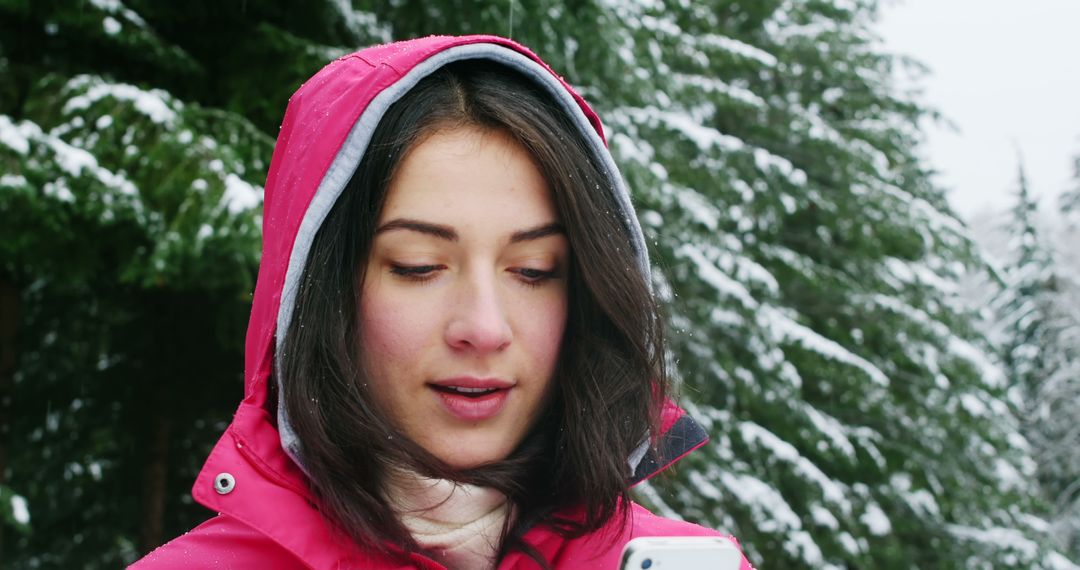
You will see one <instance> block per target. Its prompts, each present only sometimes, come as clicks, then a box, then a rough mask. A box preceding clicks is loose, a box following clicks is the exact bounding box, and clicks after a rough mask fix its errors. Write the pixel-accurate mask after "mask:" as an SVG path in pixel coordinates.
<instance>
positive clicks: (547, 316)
mask: <svg viewBox="0 0 1080 570" xmlns="http://www.w3.org/2000/svg"><path fill="white" fill-rule="evenodd" d="M566 312H567V307H566V298H565V296H557V297H555V298H552V299H548V300H545V301H544V302H543V303H540V304H538V306H536V307H534V308H533V310H532V311H530V312H529V314H528V315H527V317H526V318H527V321H526V325H525V326H524V327H523V328H522V329H519V330H522V331H523V332H524V335H523V336H524V337H525V338H522V339H520V340H521V341H522V342H523V343H524V345H525V346H528V347H530V349H529V351H530V352H531V353H532V356H533V359H534V360H535V364H536V365H537V366H538V367H540V368H541V369H543V370H545V371H546V372H547V374H546V375H547V376H548V377H550V376H551V375H552V374H553V373H554V372H555V365H556V364H557V363H558V360H559V350H560V349H561V348H562V338H563V334H564V333H565V331H566Z"/></svg>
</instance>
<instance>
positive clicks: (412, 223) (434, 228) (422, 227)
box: [375, 218, 458, 241]
mask: <svg viewBox="0 0 1080 570" xmlns="http://www.w3.org/2000/svg"><path fill="white" fill-rule="evenodd" d="M391 230H411V231H414V232H420V233H422V234H427V235H430V236H435V237H437V238H439V239H444V240H446V241H457V240H458V235H457V232H455V231H454V229H453V228H451V227H448V226H440V225H438V224H431V223H428V222H421V221H419V220H409V219H404V218H396V219H393V220H390V221H389V222H386V223H385V224H383V225H382V226H379V229H377V230H375V235H378V234H381V233H383V232H388V231H391Z"/></svg>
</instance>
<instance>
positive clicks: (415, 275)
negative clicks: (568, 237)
mask: <svg viewBox="0 0 1080 570" xmlns="http://www.w3.org/2000/svg"><path fill="white" fill-rule="evenodd" d="M441 269H446V266H445V265H391V266H390V272H391V273H393V274H394V275H397V276H399V277H401V278H403V279H407V280H409V281H416V282H424V281H427V280H429V279H433V278H434V277H435V272H436V271H439V270H441ZM511 271H512V272H513V273H516V274H517V275H519V276H520V277H521V278H522V284H524V285H526V286H528V287H539V286H541V285H543V284H544V283H545V282H546V281H549V280H551V279H554V278H556V277H558V276H559V272H558V270H557V269H552V270H550V271H546V270H543V269H534V268H531V267H524V268H521V269H513V270H511Z"/></svg>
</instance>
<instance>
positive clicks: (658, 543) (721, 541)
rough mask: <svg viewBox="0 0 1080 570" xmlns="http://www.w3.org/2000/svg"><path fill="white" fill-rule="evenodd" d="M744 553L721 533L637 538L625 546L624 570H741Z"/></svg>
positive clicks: (623, 555) (623, 556) (622, 567)
mask: <svg viewBox="0 0 1080 570" xmlns="http://www.w3.org/2000/svg"><path fill="white" fill-rule="evenodd" d="M741 563H742V552H740V551H739V547H737V546H735V543H734V542H732V541H731V540H729V539H727V538H724V537H720V536H656V537H641V538H635V539H634V540H631V541H630V542H628V543H626V546H625V547H623V553H622V566H621V567H620V568H621V570H739V565H740V564H741Z"/></svg>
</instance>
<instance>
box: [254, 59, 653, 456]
mask: <svg viewBox="0 0 1080 570" xmlns="http://www.w3.org/2000/svg"><path fill="white" fill-rule="evenodd" d="M467 59H483V60H490V61H495V62H497V63H501V64H503V65H506V66H507V67H509V68H511V69H513V70H515V71H518V72H519V73H522V74H524V75H525V76H526V77H528V78H530V79H531V80H533V81H534V82H535V83H536V84H537V85H539V86H540V87H542V88H544V89H545V90H546V91H547V92H548V93H549V94H550V95H551V96H553V97H554V99H555V100H556V101H557V102H558V104H559V106H560V107H561V108H562V110H563V112H565V113H566V114H567V115H569V116H570V117H571V118H572V119H573V122H574V125H575V126H576V127H577V129H578V131H579V132H580V133H581V134H582V135H583V136H584V138H585V140H586V141H587V142H588V145H589V149H590V151H591V153H592V155H593V157H595V158H596V159H598V161H599V164H600V167H601V170H602V171H603V174H604V175H605V176H606V177H607V179H608V180H609V182H610V184H611V187H612V188H613V189H614V191H615V199H616V201H617V203H618V205H619V207H620V209H621V210H622V213H623V218H624V222H625V223H626V224H627V226H628V228H627V229H628V230H629V233H630V235H631V237H632V239H633V243H632V245H633V247H634V249H635V253H636V254H637V261H638V264H639V270H640V271H641V272H642V274H643V275H645V276H646V282H649V280H648V275H649V259H648V252H647V250H646V246H645V238H644V235H643V234H642V231H641V226H640V225H639V223H638V220H637V216H635V215H634V209H633V206H632V205H631V203H630V194H629V192H628V191H627V188H626V184H625V183H624V181H623V179H622V177H621V176H620V175H619V170H618V167H617V166H616V165H615V160H614V158H612V156H611V153H610V152H609V151H608V148H607V146H606V145H605V144H604V142H603V140H602V139H601V138H600V136H599V134H597V132H596V130H595V129H594V128H593V125H592V123H590V122H589V119H588V118H587V117H586V116H585V113H584V112H583V111H582V109H581V107H580V106H578V104H577V102H576V101H575V100H574V98H573V96H572V95H571V94H570V92H569V91H567V89H566V88H565V87H564V86H563V85H562V83H560V82H559V80H558V79H557V78H556V77H554V76H553V75H552V73H551V72H550V71H548V70H547V69H545V68H544V67H543V66H542V65H540V64H539V63H537V62H536V61H534V60H533V59H531V58H529V57H528V56H526V55H524V54H522V53H520V52H518V51H515V50H513V49H511V48H509V47H505V46H501V45H498V44H491V43H476V44H466V45H461V46H455V47H452V48H448V49H446V50H444V51H441V52H439V53H437V54H435V55H433V56H431V57H429V58H428V59H426V60H424V61H422V62H420V63H419V64H417V65H416V66H414V67H413V68H412V69H410V70H409V71H408V72H407V73H406V74H404V75H403V76H402V77H401V78H400V79H398V81H397V82H395V83H394V84H393V85H390V86H389V87H387V88H386V89H384V90H383V91H381V92H380V93H379V94H378V95H376V96H375V97H374V98H373V99H372V100H371V103H369V104H368V106H367V108H365V109H364V111H363V113H362V114H361V115H360V118H359V120H357V121H356V124H355V125H353V127H352V129H351V130H350V131H349V134H348V136H347V137H346V138H345V142H344V144H342V146H341V149H339V150H338V153H337V156H335V157H334V160H333V162H332V163H331V164H330V167H329V168H328V169H327V171H326V175H325V176H324V177H323V179H322V181H321V182H320V183H319V187H318V188H317V189H316V191H315V196H314V197H313V198H312V200H311V203H310V204H309V205H308V208H307V211H306V212H305V213H304V219H303V220H302V221H301V223H300V229H299V231H298V232H297V234H296V240H295V241H294V242H293V248H292V253H291V254H290V255H289V265H288V269H287V271H286V273H285V283H284V285H283V287H282V291H281V305H280V307H279V309H278V317H277V333H276V335H275V341H274V343H275V350H274V368H275V370H277V371H280V370H282V362H281V349H282V346H283V343H284V340H285V332H286V331H288V330H289V325H290V323H291V322H292V316H293V310H294V307H295V303H296V293H297V290H298V289H299V286H300V278H301V276H302V274H303V271H304V266H305V265H306V264H307V258H308V254H309V252H310V250H311V245H312V243H313V242H314V240H315V234H316V233H317V232H318V231H319V228H320V227H321V226H322V224H323V221H324V220H325V219H326V216H327V214H329V212H330V209H331V208H332V207H333V206H334V203H335V202H336V201H337V199H338V197H339V196H340V195H341V193H342V191H343V190H344V189H345V185H346V184H348V182H349V180H350V179H351V178H352V176H353V173H354V172H355V171H356V169H357V167H358V166H359V165H360V161H361V159H362V158H363V156H364V153H365V152H366V150H367V147H368V143H369V142H370V141H371V136H372V134H373V133H374V131H375V127H376V126H377V125H378V124H379V121H381V120H382V117H383V115H385V114H386V111H387V109H388V108H389V107H390V106H391V105H392V104H393V103H394V102H396V101H397V100H398V99H400V98H401V97H402V96H404V95H405V93H406V92H408V91H409V90H410V89H412V88H413V87H414V86H415V85H416V84H417V83H418V82H419V81H420V80H421V79H423V78H424V77H426V76H428V75H430V74H431V73H433V72H434V71H436V70H437V69H438V68H440V67H442V66H444V65H446V64H448V63H451V62H455V61H461V60H467ZM274 377H275V378H278V379H280V374H274ZM286 389H287V388H286V386H284V385H280V384H279V385H278V412H277V419H278V430H279V431H280V433H281V445H282V447H283V448H284V449H285V451H286V453H288V454H289V456H290V457H292V459H293V461H295V462H296V464H297V465H299V466H300V468H301V469H304V464H303V462H302V461H301V459H300V457H301V445H300V441H299V440H298V438H297V436H296V432H295V431H294V430H293V428H292V425H291V424H290V423H289V418H288V415H287V414H286V413H285V400H284V398H285V396H284V394H285V390H286Z"/></svg>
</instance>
